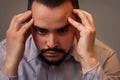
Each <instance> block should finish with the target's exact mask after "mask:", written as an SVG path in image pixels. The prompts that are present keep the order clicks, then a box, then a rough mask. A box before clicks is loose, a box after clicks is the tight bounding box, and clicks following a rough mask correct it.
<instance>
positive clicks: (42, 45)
mask: <svg viewBox="0 0 120 80" xmlns="http://www.w3.org/2000/svg"><path fill="white" fill-rule="evenodd" d="M32 35H33V39H34V42H35V44H36V46H37V48H38V49H39V50H41V49H43V48H45V44H46V40H44V39H43V38H42V37H40V36H39V35H38V34H34V33H33V34H32Z"/></svg>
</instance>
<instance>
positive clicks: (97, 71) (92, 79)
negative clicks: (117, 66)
mask: <svg viewBox="0 0 120 80" xmlns="http://www.w3.org/2000/svg"><path fill="white" fill-rule="evenodd" d="M82 71H83V76H82V80H120V73H119V76H117V75H114V76H109V75H108V74H106V73H105V71H104V70H103V68H102V67H101V66H100V64H99V63H98V64H97V65H95V66H94V67H93V68H92V69H90V70H88V71H87V70H84V69H82Z"/></svg>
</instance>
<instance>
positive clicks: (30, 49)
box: [25, 36, 75, 62]
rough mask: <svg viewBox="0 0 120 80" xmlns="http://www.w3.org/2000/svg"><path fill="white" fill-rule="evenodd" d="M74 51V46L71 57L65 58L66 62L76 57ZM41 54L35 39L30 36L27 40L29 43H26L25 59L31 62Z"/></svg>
mask: <svg viewBox="0 0 120 80" xmlns="http://www.w3.org/2000/svg"><path fill="white" fill-rule="evenodd" d="M74 51H75V49H74V45H73V46H72V48H71V50H70V53H69V55H68V56H67V57H66V58H65V60H68V59H70V58H71V57H72V56H74ZM39 54H40V51H39V50H38V48H37V47H36V45H35V43H34V40H33V37H32V36H30V37H29V38H28V39H27V42H26V50H25V58H26V59H27V61H28V62H29V61H31V60H33V59H35V58H37V57H38V55H39Z"/></svg>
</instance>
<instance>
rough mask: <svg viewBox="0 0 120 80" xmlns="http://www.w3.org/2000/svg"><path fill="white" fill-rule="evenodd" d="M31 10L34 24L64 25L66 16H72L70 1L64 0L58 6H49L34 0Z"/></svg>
mask: <svg viewBox="0 0 120 80" xmlns="http://www.w3.org/2000/svg"><path fill="white" fill-rule="evenodd" d="M31 10H32V17H33V20H34V24H35V25H37V26H39V25H40V26H48V25H49V26H51V27H52V26H53V25H54V26H62V25H65V24H66V23H67V19H68V17H69V16H72V10H73V6H72V4H71V2H65V3H63V4H62V5H60V6H58V7H55V8H49V7H47V6H45V5H43V4H41V3H38V2H36V1H34V2H33V5H32V9H31Z"/></svg>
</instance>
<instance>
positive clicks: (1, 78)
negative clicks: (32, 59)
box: [0, 70, 18, 80]
mask: <svg viewBox="0 0 120 80" xmlns="http://www.w3.org/2000/svg"><path fill="white" fill-rule="evenodd" d="M0 80H18V77H16V76H11V77H8V76H6V75H5V74H4V73H3V72H2V71H1V70H0Z"/></svg>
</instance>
